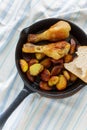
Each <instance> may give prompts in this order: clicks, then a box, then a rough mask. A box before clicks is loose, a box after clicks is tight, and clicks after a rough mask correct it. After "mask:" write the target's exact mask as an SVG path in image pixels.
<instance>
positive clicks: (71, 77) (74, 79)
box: [70, 73, 77, 82]
mask: <svg viewBox="0 0 87 130" xmlns="http://www.w3.org/2000/svg"><path fill="white" fill-rule="evenodd" d="M76 79H77V76H75V75H74V74H72V73H70V81H72V82H74V81H76Z"/></svg>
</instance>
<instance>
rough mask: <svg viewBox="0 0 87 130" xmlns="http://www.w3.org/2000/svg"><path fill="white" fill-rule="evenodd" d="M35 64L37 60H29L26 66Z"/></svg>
mask: <svg viewBox="0 0 87 130" xmlns="http://www.w3.org/2000/svg"><path fill="white" fill-rule="evenodd" d="M36 63H38V60H37V59H31V60H30V61H29V62H28V66H29V67H30V66H31V65H33V64H36Z"/></svg>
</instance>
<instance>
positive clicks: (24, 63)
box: [20, 59, 28, 72]
mask: <svg viewBox="0 0 87 130" xmlns="http://www.w3.org/2000/svg"><path fill="white" fill-rule="evenodd" d="M20 66H21V69H22V72H26V71H27V70H28V63H27V62H26V61H25V60H24V59H20Z"/></svg>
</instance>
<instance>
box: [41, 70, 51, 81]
mask: <svg viewBox="0 0 87 130" xmlns="http://www.w3.org/2000/svg"><path fill="white" fill-rule="evenodd" d="M41 79H42V80H43V81H48V80H49V79H50V71H49V70H48V69H44V70H43V71H42V72H41Z"/></svg>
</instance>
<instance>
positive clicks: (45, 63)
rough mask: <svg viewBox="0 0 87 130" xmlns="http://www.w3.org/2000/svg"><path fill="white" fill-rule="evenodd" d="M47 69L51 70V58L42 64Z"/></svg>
mask: <svg viewBox="0 0 87 130" xmlns="http://www.w3.org/2000/svg"><path fill="white" fill-rule="evenodd" d="M40 63H41V64H42V65H43V66H44V67H45V68H49V67H50V66H51V60H50V58H45V59H44V60H42V61H41V62H40Z"/></svg>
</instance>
